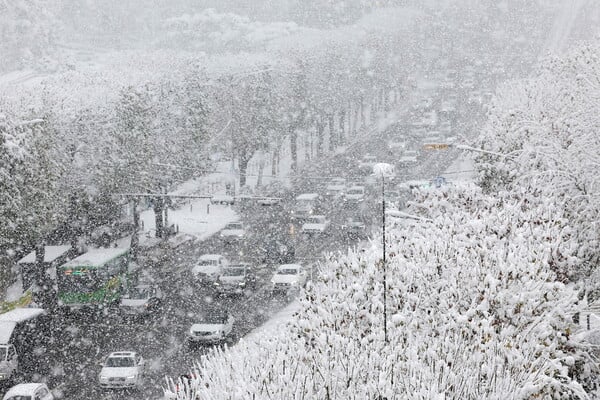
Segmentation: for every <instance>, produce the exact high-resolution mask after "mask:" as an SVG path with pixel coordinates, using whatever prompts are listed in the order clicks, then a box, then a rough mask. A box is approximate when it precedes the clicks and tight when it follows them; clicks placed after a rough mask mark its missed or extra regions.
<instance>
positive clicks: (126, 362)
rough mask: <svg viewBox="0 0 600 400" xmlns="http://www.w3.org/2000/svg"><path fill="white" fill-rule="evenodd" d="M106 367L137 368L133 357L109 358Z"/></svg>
mask: <svg viewBox="0 0 600 400" xmlns="http://www.w3.org/2000/svg"><path fill="white" fill-rule="evenodd" d="M106 366H107V367H110V368H129V367H134V366H135V360H134V359H133V357H109V358H108V359H107V360H106Z"/></svg>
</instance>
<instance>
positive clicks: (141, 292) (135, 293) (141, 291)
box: [127, 287, 150, 299]
mask: <svg viewBox="0 0 600 400" xmlns="http://www.w3.org/2000/svg"><path fill="white" fill-rule="evenodd" d="M127 295H128V296H129V298H130V299H147V298H148V297H149V296H150V288H149V287H132V288H130V289H129V290H128V291H127Z"/></svg>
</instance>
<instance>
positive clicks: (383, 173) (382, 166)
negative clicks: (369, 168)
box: [373, 163, 396, 178]
mask: <svg viewBox="0 0 600 400" xmlns="http://www.w3.org/2000/svg"><path fill="white" fill-rule="evenodd" d="M373 175H374V176H375V177H377V178H392V177H394V176H396V168H395V167H394V166H393V165H392V164H388V163H377V164H375V165H373Z"/></svg>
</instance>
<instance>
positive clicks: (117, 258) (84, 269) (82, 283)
mask: <svg viewBox="0 0 600 400" xmlns="http://www.w3.org/2000/svg"><path fill="white" fill-rule="evenodd" d="M128 264H129V248H106V249H94V250H90V251H88V252H87V253H85V254H82V255H80V256H79V257H77V258H74V259H72V260H71V261H69V262H67V263H66V264H63V265H61V266H60V267H58V268H57V270H56V278H57V285H58V304H59V306H61V307H68V308H71V309H76V308H84V307H103V306H105V305H110V304H113V303H116V302H118V301H119V300H120V299H121V292H122V290H121V289H122V287H124V286H125V279H126V277H127V266H128Z"/></svg>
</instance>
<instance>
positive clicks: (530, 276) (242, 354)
mask: <svg viewBox="0 0 600 400" xmlns="http://www.w3.org/2000/svg"><path fill="white" fill-rule="evenodd" d="M423 196H424V199H423V200H424V201H423V203H422V204H421V205H422V206H420V207H419V208H418V209H415V210H412V212H414V213H420V214H422V215H423V216H424V217H427V220H423V222H420V223H418V224H416V225H414V226H412V227H411V228H407V227H401V226H400V227H395V228H392V227H391V229H390V233H389V236H388V237H387V242H388V251H389V253H388V254H387V256H388V257H387V260H388V262H387V265H386V268H387V279H388V285H387V286H388V293H387V309H388V313H389V318H388V321H387V323H388V336H389V342H387V343H386V342H385V340H384V334H383V301H384V300H383V285H382V278H383V277H382V271H383V265H382V257H381V246H380V242H381V240H380V238H379V239H378V238H376V239H375V240H374V241H373V242H372V243H371V244H370V246H369V247H368V248H365V249H362V250H359V251H355V252H350V253H349V254H348V255H346V256H342V257H332V259H331V261H329V262H327V263H325V264H323V265H322V266H321V268H320V275H319V278H318V279H316V280H315V282H313V283H312V284H311V285H309V287H308V289H307V291H306V293H305V294H304V297H303V298H302V299H301V309H300V311H299V312H298V313H297V314H296V315H295V317H294V318H293V320H292V322H291V323H290V325H288V326H287V328H286V329H284V330H282V331H281V332H279V333H278V334H276V335H275V336H263V337H260V338H258V339H255V340H254V341H247V342H246V341H242V342H240V343H239V344H238V345H236V346H235V347H233V348H231V349H227V350H225V351H222V350H216V351H214V352H213V353H211V354H210V355H209V356H207V357H206V358H203V359H202V360H201V361H200V363H199V365H198V370H199V371H200V373H201V379H198V380H197V382H196V383H197V387H196V390H197V395H198V396H199V398H203V399H229V398H233V399H238V398H240V399H241V398H255V399H268V398H286V399H300V398H331V399H353V398H357V399H374V398H379V396H382V397H385V398H388V399H392V398H402V399H435V398H444V399H500V398H506V397H508V398H531V397H543V396H546V395H548V396H551V397H552V398H559V397H567V396H569V395H574V396H581V398H585V396H586V395H585V392H584V390H583V388H582V385H581V384H580V383H579V382H578V380H577V378H575V376H576V375H574V366H575V364H576V361H577V360H578V359H579V357H580V353H579V351H578V348H577V346H576V344H575V343H574V342H572V341H571V334H572V330H573V324H572V317H573V315H574V314H575V313H576V312H577V311H578V306H577V292H576V290H575V289H574V288H573V287H571V286H568V285H565V284H564V283H561V282H559V281H557V275H556V273H555V272H554V270H553V269H552V268H551V265H550V264H549V261H550V259H551V258H550V257H549V254H550V253H551V252H552V249H554V248H556V247H560V243H559V242H560V235H559V233H560V231H561V230H563V229H564V226H563V225H562V224H563V221H562V220H561V219H560V218H558V219H555V218H549V219H547V220H546V219H544V218H535V217H534V215H535V214H533V213H531V210H528V209H526V208H525V209H524V208H523V207H522V200H523V199H521V198H520V197H519V196H517V195H505V196H503V197H501V198H498V197H492V196H488V195H485V194H483V193H481V192H480V191H479V190H477V189H452V190H450V191H446V192H441V193H440V192H429V193H427V194H424V195H423ZM538 211H539V210H538ZM181 398H182V399H183V398H185V399H187V398H189V399H191V398H192V397H181Z"/></svg>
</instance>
